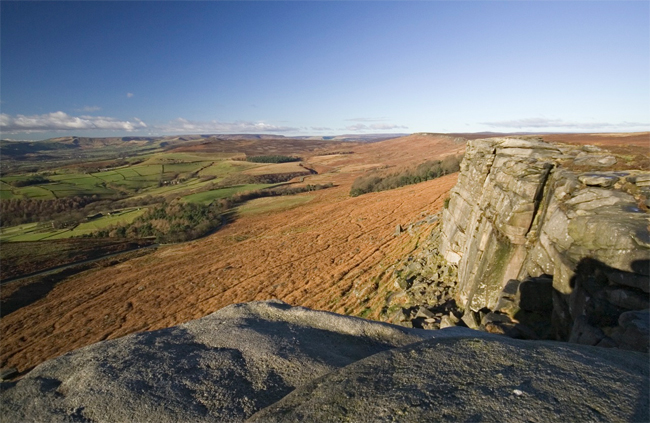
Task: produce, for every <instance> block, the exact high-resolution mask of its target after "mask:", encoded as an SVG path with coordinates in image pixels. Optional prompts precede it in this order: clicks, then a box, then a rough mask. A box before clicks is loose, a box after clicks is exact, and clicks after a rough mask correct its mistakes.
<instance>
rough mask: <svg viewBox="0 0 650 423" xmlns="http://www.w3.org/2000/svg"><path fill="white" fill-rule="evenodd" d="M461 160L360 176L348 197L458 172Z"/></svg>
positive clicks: (427, 163)
mask: <svg viewBox="0 0 650 423" xmlns="http://www.w3.org/2000/svg"><path fill="white" fill-rule="evenodd" d="M461 160H462V156H447V157H445V158H444V159H443V160H442V161H441V160H429V161H426V162H424V163H422V164H421V165H419V166H418V167H417V168H415V169H406V170H404V171H402V172H398V173H393V174H390V175H385V176H380V175H377V174H374V175H368V176H360V177H358V178H357V179H355V180H354V182H353V183H352V187H351V189H350V196H352V197H357V196H359V195H362V194H366V193H369V192H378V191H386V190H389V189H394V188H399V187H402V186H404V185H412V184H417V183H419V182H424V181H428V180H430V179H435V178H439V177H441V176H444V175H448V174H450V173H454V172H458V171H459V170H460V162H461Z"/></svg>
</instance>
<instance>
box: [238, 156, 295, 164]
mask: <svg viewBox="0 0 650 423" xmlns="http://www.w3.org/2000/svg"><path fill="white" fill-rule="evenodd" d="M246 161H249V162H254V163H288V162H299V161H300V157H291V156H250V157H246Z"/></svg>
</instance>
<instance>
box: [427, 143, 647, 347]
mask: <svg viewBox="0 0 650 423" xmlns="http://www.w3.org/2000/svg"><path fill="white" fill-rule="evenodd" d="M617 160H618V159H617V158H616V157H614V156H611V155H608V153H606V152H603V151H602V150H600V149H598V148H594V147H590V146H582V147H576V146H568V145H561V144H553V145H551V144H546V143H543V142H540V141H537V140H521V139H509V138H493V139H486V140H474V141H470V142H469V143H468V145H467V150H466V154H465V158H464V160H463V162H462V163H461V173H460V176H459V178H458V183H457V185H456V187H454V189H453V190H452V192H451V197H450V201H449V207H448V208H447V209H445V210H444V211H443V217H442V229H441V232H442V234H441V241H440V254H441V255H442V256H444V258H445V259H446V260H447V261H448V262H449V263H451V264H456V265H457V266H458V286H457V287H456V288H455V300H456V302H457V303H458V305H459V306H460V307H461V308H464V309H470V310H473V311H474V312H478V311H479V310H481V309H483V308H488V309H490V310H494V311H498V310H501V311H503V312H505V313H507V314H509V315H510V316H511V317H512V318H513V319H515V320H518V321H522V319H524V320H528V321H529V322H532V324H533V326H535V325H537V326H539V327H538V328H533V329H534V330H535V331H536V332H538V335H539V336H541V337H542V338H547V337H549V336H551V334H550V333H543V334H540V333H539V330H541V329H540V328H541V326H543V325H542V323H543V322H542V320H544V316H543V315H544V314H545V313H548V312H550V313H551V315H552V320H553V333H552V337H554V338H556V339H560V340H568V339H570V338H571V339H573V340H577V342H583V340H584V342H587V340H588V341H589V342H588V343H592V341H593V337H594V336H591V335H593V334H595V333H603V336H605V337H606V335H605V334H606V333H608V332H611V331H615V329H616V328H617V327H619V326H620V325H619V324H618V317H619V316H620V315H621V314H622V313H624V312H626V311H629V310H642V309H647V308H648V304H650V297H649V295H648V291H650V231H649V228H650V213H649V212H648V207H647V203H648V197H649V196H650V192H649V191H648V186H647V185H648V181H649V180H650V172H648V171H647V170H645V171H644V170H629V171H625V172H611V171H607V170H606V168H607V166H611V165H613V164H615V163H616V162H617ZM585 166H590V167H591V168H592V169H593V171H590V172H586V173H585V172H584V171H578V170H573V169H583V168H584V167H585ZM540 277H542V278H547V279H548V280H549V281H551V282H550V285H548V284H540V283H535V284H532V285H531V284H529V283H528V282H522V285H521V289H522V290H521V291H520V292H519V293H518V294H517V296H516V298H512V296H511V295H504V294H503V290H504V289H505V288H506V285H507V283H508V281H511V280H519V281H530V280H531V278H532V280H536V279H535V278H540ZM522 294H523V295H522ZM581 316H584V317H585V319H586V320H584V321H581V322H580V328H578V332H579V333H580V334H582V335H577V334H576V333H573V334H572V332H573V325H574V322H576V321H577V319H578V318H580V317H581ZM522 323H523V322H522ZM526 324H527V323H526ZM585 324H587V325H589V327H592V328H596V329H599V330H600V332H599V331H592V330H591V329H589V328H588V327H587V326H585ZM619 329H620V328H619ZM585 330H586V332H584V334H583V331H585ZM587 333H589V334H591V335H590V336H587V335H586V334H587ZM616 333H617V334H619V337H618V338H616V340H614V339H612V338H608V339H606V340H605V342H604V343H603V344H602V345H603V346H605V345H607V346H617V345H618V346H620V347H622V346H623V345H624V344H625V345H627V347H629V345H631V344H634V345H639V342H638V339H636V340H630V342H628V341H625V340H624V339H623V338H624V336H623V335H621V333H627V331H622V330H618V329H616ZM634 336H635V337H636V338H638V336H637V335H634ZM603 339H604V338H601V339H600V340H599V341H598V342H600V341H602V340H603ZM632 341H633V342H632ZM646 344H647V343H646ZM641 351H645V352H647V351H648V349H647V347H645V348H642V349H641Z"/></svg>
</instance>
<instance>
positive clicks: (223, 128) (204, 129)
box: [154, 118, 299, 134]
mask: <svg viewBox="0 0 650 423" xmlns="http://www.w3.org/2000/svg"><path fill="white" fill-rule="evenodd" d="M154 129H155V130H156V131H158V132H161V133H182V134H189V133H201V134H209V133H219V132H223V133H239V132H252V133H257V132H296V131H298V130H299V128H294V127H290V126H278V125H272V124H270V123H265V122H249V121H237V122H219V121H217V120H211V121H209V122H201V121H191V120H187V119H183V118H178V119H175V120H173V121H171V122H168V123H166V124H162V125H156V126H154Z"/></svg>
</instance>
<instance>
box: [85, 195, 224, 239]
mask: <svg viewBox="0 0 650 423" xmlns="http://www.w3.org/2000/svg"><path fill="white" fill-rule="evenodd" d="M224 211H225V208H224V207H223V205H222V203H220V202H215V203H213V204H210V205H207V206H206V205H202V204H193V203H185V202H183V201H178V200H175V201H172V202H171V203H167V202H165V203H162V204H159V205H156V206H153V207H151V208H149V209H148V210H147V211H146V212H145V213H144V214H143V215H142V216H140V217H138V218H136V219H135V220H134V221H133V222H132V223H128V224H121V225H115V226H111V227H108V228H106V229H104V230H100V231H97V232H95V233H93V234H92V235H91V236H94V237H98V238H106V237H110V238H147V237H155V238H156V241H157V242H161V243H170V242H182V241H189V240H191V239H195V238H199V237H201V236H203V235H206V234H208V233H209V232H211V231H213V230H214V229H216V228H218V227H219V226H221V223H222V220H223V218H222V215H223V212H224Z"/></svg>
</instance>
